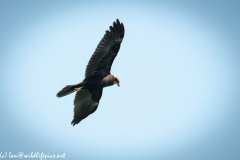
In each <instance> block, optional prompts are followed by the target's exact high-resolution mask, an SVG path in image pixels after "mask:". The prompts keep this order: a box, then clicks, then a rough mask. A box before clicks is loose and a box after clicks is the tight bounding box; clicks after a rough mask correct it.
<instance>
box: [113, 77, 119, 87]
mask: <svg viewBox="0 0 240 160" xmlns="http://www.w3.org/2000/svg"><path fill="white" fill-rule="evenodd" d="M113 77H114V82H113V84H117V85H118V87H119V86H120V79H119V78H118V77H117V76H115V75H113Z"/></svg>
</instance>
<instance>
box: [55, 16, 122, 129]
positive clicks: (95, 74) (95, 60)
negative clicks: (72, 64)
mask: <svg viewBox="0 0 240 160" xmlns="http://www.w3.org/2000/svg"><path fill="white" fill-rule="evenodd" d="M123 37H124V25H123V23H120V22H119V20H118V19H117V20H116V22H113V25H112V26H110V27H109V30H107V31H106V33H105V35H104V36H103V38H102V39H101V41H100V42H99V44H98V46H97V48H96V49H95V52H94V53H93V55H92V57H91V58H90V60H89V62H88V65H87V67H86V71H85V79H84V80H83V81H82V82H80V83H78V84H74V85H67V86H66V87H64V88H63V89H62V90H61V91H59V92H58V93H57V97H59V98H60V97H63V96H66V95H68V94H71V93H73V92H76V95H75V99H74V116H73V120H72V123H71V124H72V125H73V126H74V125H75V124H78V123H79V122H80V121H81V120H83V119H84V118H86V117H87V116H88V115H90V114H92V113H93V112H95V111H96V109H97V107H98V105H99V101H100V99H101V97H102V91H103V88H104V87H108V86H112V85H114V84H117V85H118V86H120V80H119V78H118V77H117V76H115V75H113V74H111V73H110V71H111V66H112V63H113V61H114V59H115V57H116V56H117V54H118V51H119V49H120V46H121V43H122V40H123Z"/></svg>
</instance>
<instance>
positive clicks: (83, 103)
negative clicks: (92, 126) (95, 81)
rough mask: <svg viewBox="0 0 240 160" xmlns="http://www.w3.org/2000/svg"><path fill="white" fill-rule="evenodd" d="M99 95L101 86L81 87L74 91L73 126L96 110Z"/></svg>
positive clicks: (100, 94)
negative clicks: (93, 87)
mask: <svg viewBox="0 0 240 160" xmlns="http://www.w3.org/2000/svg"><path fill="white" fill-rule="evenodd" d="M101 96H102V88H97V89H91V90H87V89H81V90H80V91H78V92H77V93H76V96H75V99H74V106H75V107H74V117H73V120H72V125H73V126H74V125H75V124H78V123H79V122H80V121H81V120H83V119H84V118H86V117H87V116H88V115H90V114H92V113H93V112H95V111H96V109H97V107H98V104H99V100H100V99H101Z"/></svg>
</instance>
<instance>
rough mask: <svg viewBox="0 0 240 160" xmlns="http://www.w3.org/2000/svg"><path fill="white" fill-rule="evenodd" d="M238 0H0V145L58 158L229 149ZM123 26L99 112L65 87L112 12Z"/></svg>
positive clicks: (195, 155) (171, 159)
mask: <svg viewBox="0 0 240 160" xmlns="http://www.w3.org/2000/svg"><path fill="white" fill-rule="evenodd" d="M239 7H240V4H239V2H237V1H221V2H219V1H213V0H210V1H187V0H186V1H173V0H170V1H167V2H165V1H141V2H138V1H131V2H130V1H121V2H120V1H116V2H114V1H101V2H98V1H87V2H84V1H71V2H70V1H24V0H23V1H1V2H0V19H1V22H0V23H1V25H0V35H1V36H0V42H1V43H0V57H1V58H0V66H1V67H0V72H1V75H2V76H1V77H2V78H1V80H0V82H1V84H2V86H1V93H0V96H1V106H2V107H1V112H0V116H1V122H0V124H1V136H0V141H1V145H0V152H12V153H16V154H17V153H18V152H24V153H26V154H27V153H30V152H44V153H50V154H62V153H65V154H66V158H65V159H72V160H73V159H78V160H79V159H98V160H99V159H111V160H112V159H117V160H118V159H168V160H188V159H189V160H202V159H211V160H212V159H219V160H221V159H224V160H225V159H231V160H235V159H239V158H240V155H239V148H240V145H239V144H240V137H239V135H240V133H239V131H240V128H239V122H240V118H239V104H240V103H239V95H240V93H239V91H240V86H239V53H240V46H239V37H240V31H239V27H240V22H239V15H240V13H239V12H240V11H239ZM116 18H119V20H120V21H121V22H123V23H124V25H125V30H126V32H125V37H124V40H123V43H122V45H121V49H120V52H119V54H118V56H117V57H116V59H115V61H114V63H113V67H112V73H113V74H115V75H117V76H118V77H119V78H120V80H121V86H120V87H117V86H116V85H115V86H112V87H108V88H105V89H104V92H103V96H102V99H101V101H100V105H99V107H98V109H97V111H96V112H95V113H94V114H92V115H90V116H89V117H88V118H86V119H85V120H83V121H82V122H81V123H80V124H78V125H76V126H74V127H72V126H71V124H70V122H71V121H72V117H73V99H74V94H72V95H69V96H67V97H64V98H61V99H59V98H57V97H56V93H57V92H58V91H59V90H60V89H61V88H63V87H64V86H65V85H67V84H76V83H78V82H80V81H82V80H83V79H84V73H85V68H86V65H87V63H88V61H89V58H90V57H91V55H92V53H93V52H94V50H95V48H96V46H97V44H98V42H99V41H100V40H101V38H102V36H103V35H104V33H105V30H107V29H108V27H109V26H110V25H112V22H113V21H115V20H116Z"/></svg>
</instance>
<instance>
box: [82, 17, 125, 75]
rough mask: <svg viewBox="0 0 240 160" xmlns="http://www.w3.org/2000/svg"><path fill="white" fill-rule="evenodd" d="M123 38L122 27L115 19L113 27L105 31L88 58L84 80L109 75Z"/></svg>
mask: <svg viewBox="0 0 240 160" xmlns="http://www.w3.org/2000/svg"><path fill="white" fill-rule="evenodd" d="M123 37H124V25H123V24H122V23H120V22H119V20H118V19H117V20H116V22H113V26H110V27H109V30H107V31H106V33H105V35H104V37H103V38H102V40H101V41H100V42H99V44H98V46H97V48H96V50H95V52H94V53H93V55H92V57H91V58H90V60H89V62H88V65H87V68H86V71H85V78H88V77H90V76H92V75H101V76H106V75H108V74H110V70H111V66H112V63H113V61H114V59H115V57H116V56H117V53H118V51H119V49H120V45H121V43H122V40H123Z"/></svg>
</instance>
